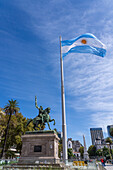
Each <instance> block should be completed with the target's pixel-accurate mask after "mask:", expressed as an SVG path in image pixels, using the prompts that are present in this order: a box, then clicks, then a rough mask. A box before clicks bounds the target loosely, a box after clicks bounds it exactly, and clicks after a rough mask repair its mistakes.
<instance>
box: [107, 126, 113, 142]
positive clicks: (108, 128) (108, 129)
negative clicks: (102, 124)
mask: <svg viewBox="0 0 113 170" xmlns="http://www.w3.org/2000/svg"><path fill="white" fill-rule="evenodd" d="M110 128H113V125H108V126H107V131H108V136H109V137H110V138H112V139H113V137H112V136H111V135H110Z"/></svg>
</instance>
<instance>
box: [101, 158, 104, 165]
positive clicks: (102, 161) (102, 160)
mask: <svg viewBox="0 0 113 170" xmlns="http://www.w3.org/2000/svg"><path fill="white" fill-rule="evenodd" d="M101 163H102V165H103V166H104V159H103V158H102V159H101Z"/></svg>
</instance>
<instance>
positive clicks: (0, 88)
mask: <svg viewBox="0 0 113 170" xmlns="http://www.w3.org/2000/svg"><path fill="white" fill-rule="evenodd" d="M112 6H113V2H112V0H100V1H98V0H91V1H90V0H86V1H83V0H76V1H75V0H43V1H42V0H38V1H36V0H19V1H17V0H11V1H8V0H4V1H2V0H1V1H0V107H2V108H3V107H4V106H5V104H6V103H7V101H8V100H10V99H16V100H17V101H18V102H19V106H20V111H21V112H22V114H23V115H24V116H25V117H28V118H34V117H35V116H36V115H37V113H38V112H37V109H36V108H35V95H37V98H38V105H39V106H40V105H42V106H43V107H44V108H46V107H51V113H50V116H51V118H55V120H56V126H55V127H56V128H57V129H58V130H59V131H61V129H62V116H61V115H62V111H61V82H60V80H61V77H60V44H59V36H60V35H61V36H62V39H63V40H66V39H72V38H75V37H77V36H79V35H81V34H84V33H92V34H94V35H95V36H96V37H97V38H98V39H100V40H101V41H102V42H103V43H104V44H105V45H106V47H107V54H106V56H105V57H104V58H101V57H98V56H94V55H92V54H77V53H75V54H70V55H68V56H67V57H65V59H64V76H65V77H64V81H65V82H64V83H65V98H66V122H67V136H68V137H72V138H73V139H74V140H80V142H81V143H82V144H83V135H85V138H86V144H87V146H89V145H91V138H90V128H92V127H102V128H103V131H104V136H105V137H107V128H106V126H107V125H109V124H113V51H112V49H113V28H112V23H113V7H112ZM51 127H52V128H54V127H53V126H52V123H51Z"/></svg>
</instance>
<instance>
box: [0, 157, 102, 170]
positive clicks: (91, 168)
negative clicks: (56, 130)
mask: <svg viewBox="0 0 113 170" xmlns="http://www.w3.org/2000/svg"><path fill="white" fill-rule="evenodd" d="M17 162H18V159H10V160H9V159H5V160H0V167H2V166H5V165H7V166H13V167H15V169H16V168H18V166H22V167H26V166H28V167H29V166H32V167H33V166H36V167H37V166H40V167H43V166H45V167H49V166H58V164H60V166H59V167H60V168H61V167H67V169H73V168H74V169H80V170H85V169H87V170H97V165H96V162H95V161H92V162H85V161H73V160H66V161H60V160H59V159H58V160H57V159H55V160H54V159H42V160H37V161H35V162H34V163H31V162H30V161H29V162H27V161H26V163H25V162H24V163H22V162H20V163H18V164H16V163H17ZM64 162H65V164H64ZM7 166H5V167H7ZM98 167H99V168H100V169H99V170H105V169H102V168H103V167H102V166H101V164H99V165H98Z"/></svg>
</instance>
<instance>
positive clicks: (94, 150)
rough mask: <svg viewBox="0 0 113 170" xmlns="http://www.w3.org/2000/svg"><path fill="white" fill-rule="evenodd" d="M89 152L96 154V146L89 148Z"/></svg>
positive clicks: (92, 154)
mask: <svg viewBox="0 0 113 170" xmlns="http://www.w3.org/2000/svg"><path fill="white" fill-rule="evenodd" d="M88 153H89V156H96V147H95V146H94V145H91V146H90V147H89V148H88Z"/></svg>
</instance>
